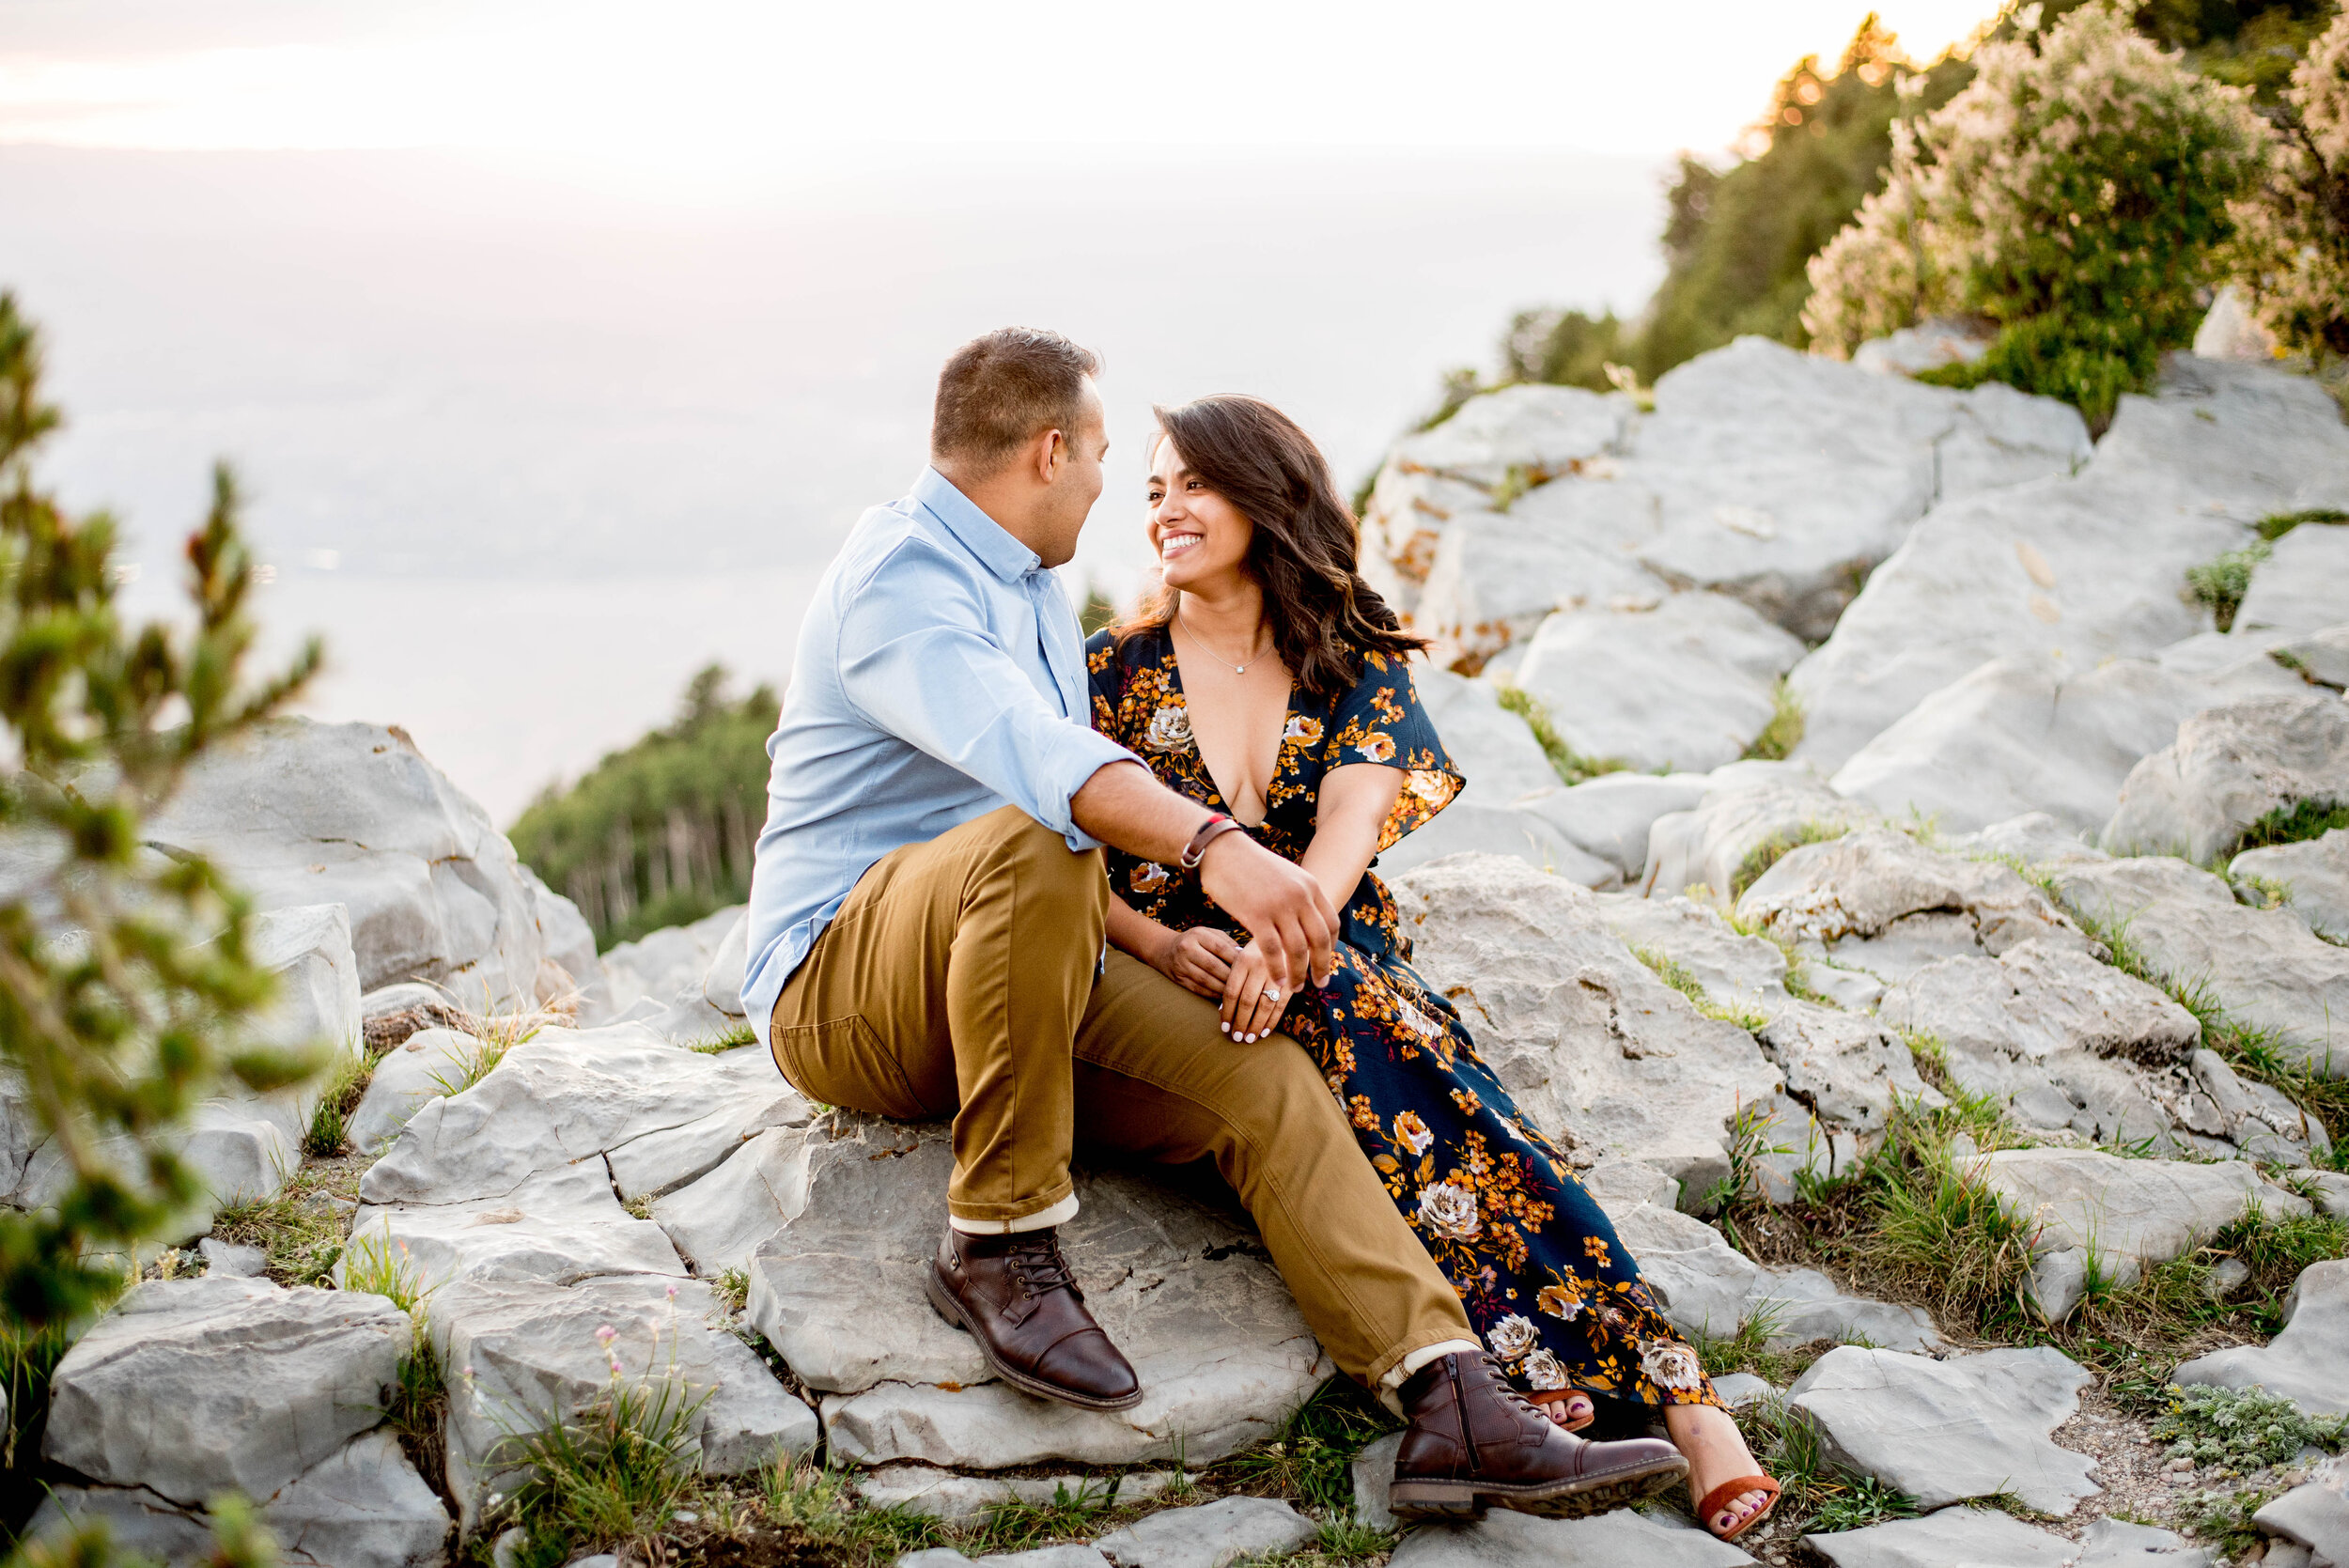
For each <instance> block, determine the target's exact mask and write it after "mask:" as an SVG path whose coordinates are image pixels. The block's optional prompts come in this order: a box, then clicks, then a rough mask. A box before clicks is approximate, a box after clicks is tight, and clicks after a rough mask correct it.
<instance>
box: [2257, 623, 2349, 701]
mask: <svg viewBox="0 0 2349 1568" xmlns="http://www.w3.org/2000/svg"><path fill="white" fill-rule="evenodd" d="M2267 657H2268V658H2269V659H2271V660H2275V662H2277V663H2279V664H2281V665H2283V666H2284V668H2286V669H2288V670H2291V671H2293V672H2294V673H2295V674H2296V675H2299V676H2300V678H2301V679H2303V680H2305V681H2307V682H2309V683H2310V685H2311V686H2329V687H2331V688H2332V689H2333V690H2334V691H2340V690H2341V689H2342V688H2343V687H2349V624H2341V623H2336V624H2334V625H2332V626H2328V627H2326V628H2325V629H2323V630H2321V631H2311V632H2310V633H2309V634H2308V635H2307V636H2305V637H2289V638H2286V639H2284V640H2283V641H2281V642H2279V643H2278V644H2276V645H2275V646H2274V647H2273V648H2271V649H2269V650H2268V655H2267Z"/></svg>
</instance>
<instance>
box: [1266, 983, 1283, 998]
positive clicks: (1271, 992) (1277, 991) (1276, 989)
mask: <svg viewBox="0 0 2349 1568" xmlns="http://www.w3.org/2000/svg"><path fill="white" fill-rule="evenodd" d="M1264 999H1265V1001H1280V1000H1281V987H1280V986H1266V987H1265V988H1264Z"/></svg>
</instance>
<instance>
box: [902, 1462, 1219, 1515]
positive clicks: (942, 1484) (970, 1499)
mask: <svg viewBox="0 0 2349 1568" xmlns="http://www.w3.org/2000/svg"><path fill="white" fill-rule="evenodd" d="M1175 1476H1176V1472H1175V1471H1172V1470H1128V1471H1127V1472H1126V1473H1125V1474H1123V1475H1114V1476H1097V1475H1065V1476H1012V1477H1008V1478H1006V1477H1001V1476H976V1475H957V1474H956V1473H955V1472H954V1471H952V1470H941V1469H937V1468H934V1467H931V1466H928V1465H882V1466H880V1467H878V1468H875V1469H870V1470H865V1471H863V1472H861V1473H859V1475H858V1476H857V1478H856V1491H857V1496H858V1497H859V1498H863V1501H864V1504H865V1506H866V1507H868V1508H900V1509H903V1510H905V1511H906V1512H907V1513H909V1514H922V1515H924V1516H925V1517H927V1518H932V1519H942V1520H944V1521H946V1522H947V1523H949V1524H952V1523H955V1522H957V1521H959V1520H963V1519H975V1518H977V1517H978V1516H979V1515H981V1514H985V1513H986V1512H987V1511H988V1509H990V1508H995V1507H999V1506H1001V1505H1002V1504H1003V1503H1007V1502H1024V1503H1033V1504H1034V1505H1036V1506H1038V1507H1045V1506H1049V1505H1050V1504H1053V1503H1055V1502H1063V1501H1076V1500H1079V1499H1086V1500H1088V1501H1090V1502H1097V1503H1106V1502H1108V1501H1110V1500H1112V1488H1114V1498H1113V1500H1114V1502H1115V1503H1116V1504H1117V1505H1118V1506H1121V1507H1122V1506H1124V1505H1125V1504H1128V1503H1133V1502H1146V1501H1148V1500H1149V1499H1151V1498H1156V1497H1158V1496H1159V1494H1161V1493H1163V1492H1164V1491H1166V1489H1167V1488H1168V1487H1170V1486H1172V1485H1173V1484H1174V1483H1175Z"/></svg>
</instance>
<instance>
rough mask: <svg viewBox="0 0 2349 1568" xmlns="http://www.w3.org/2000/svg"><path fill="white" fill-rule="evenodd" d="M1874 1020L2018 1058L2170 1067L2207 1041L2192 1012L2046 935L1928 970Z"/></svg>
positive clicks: (1890, 997)
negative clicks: (2063, 1056)
mask: <svg viewBox="0 0 2349 1568" xmlns="http://www.w3.org/2000/svg"><path fill="white" fill-rule="evenodd" d="M1877 1016H1878V1017H1881V1018H1883V1019H1884V1021H1885V1022H1886V1023H1888V1024H1892V1025H1894V1026H1896V1027H1900V1028H1906V1029H1913V1030H1918V1031H1921V1032H1924V1033H1928V1034H1932V1035H1935V1036H1937V1038H1938V1039H1939V1040H1940V1041H1941V1043H1942V1045H1943V1046H1945V1047H1947V1048H1951V1049H1952V1050H1963V1051H1968V1052H1971V1053H1974V1054H1977V1055H1990V1054H1997V1055H2001V1056H2005V1057H2008V1058H2010V1059H2013V1060H2016V1061H2032V1062H2037V1061H2042V1060H2045V1059H2046V1058H2047V1057H2050V1056H2053V1055H2056V1054H2057V1053H2059V1052H2064V1051H2086V1052H2089V1053H2090V1054H2092V1055H2096V1056H2123V1057H2126V1058H2128V1059H2129V1060H2131V1061H2134V1062H2139V1063H2145V1064H2146V1065H2149V1066H2166V1065H2170V1064H2171V1063H2178V1062H2182V1061H2184V1060H2185V1059H2186V1056H2187V1055H2188V1054H2189V1053H2191V1052H2192V1050H2193V1049H2194V1047H2195V1046H2196V1044H2197V1043H2198V1042H2199V1041H2200V1040H2201V1025H2200V1024H2199V1023H2197V1022H2196V1021H2195V1017H2194V1015H2193V1014H2191V1013H2189V1012H2187V1011H2186V1009H2185V1008H2183V1007H2181V1006H2179V1005H2178V1004H2177V1003H2176V1002H2174V1001H2170V998H2169V997H2167V996H2165V995H2164V994H2163V993H2162V992H2161V991H2160V990H2158V989H2157V988H2155V986H2149V985H2147V984H2146V983H2145V982H2144V981H2142V980H2139V979H2138V978H2137V977H2136V976H2135V975H2132V974H2128V973H2126V972H2124V971H2123V970H2117V969H2114V968H2113V967H2112V966H2111V965H2109V964H2105V963H2100V962H2098V961H2097V960H2096V959H2094V958H2092V957H2091V956H2089V955H2087V954H2085V953H2082V952H2080V951H2078V950H2077V948H2073V947H2070V946H2066V945H2062V944H2060V943H2056V942H2050V941H2047V940H2045V939H2040V938H2033V939H2030V940H2029V941H2025V942H2021V943H2018V944H2017V945H2015V946H2014V947H2010V948H2008V949H2007V950H2006V951H2005V952H2004V953H2003V954H2001V955H1999V957H1998V958H1996V959H1990V958H1973V957H1962V958H1944V959H1941V960H1939V961H1938V962H1936V963H1933V964H1930V965H1927V966H1926V967H1924V968H1923V969H1921V970H1917V971H1916V972H1915V973H1913V974H1911V975H1909V976H1908V977H1907V978H1906V979H1905V980H1903V981H1901V982H1900V983H1899V984H1897V985H1895V986H1892V987H1891V989H1890V990H1888V991H1887V992H1886V993H1885V995H1884V1002H1883V1005H1882V1006H1881V1007H1879V1008H1878V1009H1877Z"/></svg>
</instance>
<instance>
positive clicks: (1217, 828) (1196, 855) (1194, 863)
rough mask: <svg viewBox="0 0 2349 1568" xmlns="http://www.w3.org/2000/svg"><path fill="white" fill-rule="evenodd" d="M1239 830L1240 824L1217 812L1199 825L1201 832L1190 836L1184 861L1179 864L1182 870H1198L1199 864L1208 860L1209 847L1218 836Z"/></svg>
mask: <svg viewBox="0 0 2349 1568" xmlns="http://www.w3.org/2000/svg"><path fill="white" fill-rule="evenodd" d="M1238 829H1239V824H1238V823H1237V822H1235V821H1233V820H1232V819H1231V818H1230V817H1228V816H1226V815H1223V814H1222V813H1221V812H1217V813H1216V814H1215V815H1213V816H1210V817H1208V818H1207V819H1206V821H1205V822H1202V823H1201V824H1199V831H1197V832H1195V833H1193V834H1191V835H1190V843H1189V844H1186V845H1184V846H1183V854H1182V860H1181V862H1179V863H1180V864H1181V866H1182V868H1183V869H1184V870H1185V871H1196V870H1198V869H1199V862H1201V861H1203V860H1205V859H1206V855H1207V846H1208V845H1210V844H1213V843H1214V842H1215V840H1216V835H1217V834H1219V833H1229V832H1236V831H1238Z"/></svg>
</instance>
